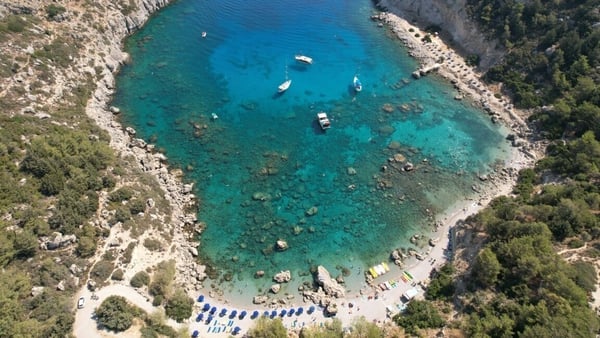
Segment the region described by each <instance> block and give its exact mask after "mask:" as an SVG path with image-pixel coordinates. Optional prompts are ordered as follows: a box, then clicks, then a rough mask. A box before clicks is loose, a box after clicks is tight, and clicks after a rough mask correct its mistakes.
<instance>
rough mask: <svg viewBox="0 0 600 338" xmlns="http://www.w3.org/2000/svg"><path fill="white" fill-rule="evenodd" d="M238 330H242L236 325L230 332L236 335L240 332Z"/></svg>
mask: <svg viewBox="0 0 600 338" xmlns="http://www.w3.org/2000/svg"><path fill="white" fill-rule="evenodd" d="M240 330H242V329H240V327H239V326H236V327H234V328H233V331H231V334H232V335H236V334H238V333H240Z"/></svg>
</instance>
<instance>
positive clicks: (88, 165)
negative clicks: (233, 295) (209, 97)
mask: <svg viewBox="0 0 600 338" xmlns="http://www.w3.org/2000/svg"><path fill="white" fill-rule="evenodd" d="M168 3H169V1H168V0H121V1H109V0H99V1H93V2H90V1H77V0H74V1H67V0H62V1H61V0H58V1H52V2H48V1H42V0H11V1H2V2H0V107H1V108H0V126H1V127H0V144H1V146H0V161H2V165H1V166H0V168H2V169H1V170H0V176H1V177H2V180H0V264H1V268H2V269H1V271H2V272H0V294H1V295H4V296H3V297H4V298H3V299H2V303H1V304H3V308H4V309H10V310H7V311H8V312H6V313H5V312H4V311H2V310H0V317H2V318H4V319H5V320H3V321H2V323H0V332H2V334H1V335H2V336H36V337H48V336H55V335H58V336H65V335H66V334H68V332H70V331H71V325H72V322H73V312H74V309H75V300H74V299H73V297H74V294H75V293H76V292H77V291H78V290H80V289H81V288H82V287H83V286H84V285H86V284H88V285H91V286H94V285H102V284H105V283H109V282H111V281H113V282H121V281H122V283H127V284H128V282H129V279H130V278H132V277H133V275H134V274H135V273H137V272H139V271H142V270H144V271H146V272H150V275H152V271H153V269H156V266H157V264H158V263H160V262H161V261H167V260H172V261H174V262H176V266H177V270H178V271H177V272H178V273H177V277H178V279H177V280H176V281H175V283H172V284H173V285H172V287H178V286H180V285H186V286H188V287H189V288H193V287H194V286H196V285H198V284H199V280H201V279H203V278H204V274H203V267H201V266H197V265H196V264H195V263H194V259H193V256H192V255H193V254H197V252H196V251H195V248H193V247H194V243H191V242H189V241H188V240H189V237H190V233H191V230H193V227H194V226H196V224H195V214H194V211H195V210H194V203H195V201H194V196H193V194H192V193H191V192H192V185H191V184H184V183H183V182H182V181H181V171H180V170H173V169H170V168H169V167H168V165H167V163H166V161H165V158H164V156H163V155H161V154H159V153H157V152H155V151H154V148H153V147H152V145H149V144H146V142H144V141H143V140H140V139H137V138H136V137H135V131H134V130H132V129H130V128H128V129H125V128H122V126H121V125H120V124H119V122H118V113H119V110H118V109H116V108H111V107H109V105H108V103H109V101H110V96H111V95H112V93H113V91H114V84H115V80H114V74H115V73H116V72H117V71H118V68H119V66H120V65H121V64H122V63H123V62H126V60H127V55H126V54H125V53H123V52H122V51H121V47H122V40H123V39H124V38H125V37H126V36H127V35H129V34H131V33H132V32H133V31H135V30H136V29H137V28H139V27H140V26H141V25H143V24H144V23H145V21H146V20H147V19H148V17H149V16H150V15H151V14H152V13H153V12H155V11H156V10H158V9H159V8H161V7H163V6H166V5H168ZM190 280H191V281H192V282H190ZM171 281H173V279H171V280H169V282H171Z"/></svg>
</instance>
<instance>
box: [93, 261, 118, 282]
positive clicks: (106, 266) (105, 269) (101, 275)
mask: <svg viewBox="0 0 600 338" xmlns="http://www.w3.org/2000/svg"><path fill="white" fill-rule="evenodd" d="M114 268H115V264H114V263H113V262H109V261H105V260H101V261H98V262H97V263H96V264H95V265H94V267H93V268H92V271H91V273H90V275H91V277H92V278H93V279H94V280H95V281H96V282H97V283H98V284H100V283H103V282H105V281H106V280H107V279H108V278H109V277H110V275H111V274H112V272H113V269H114Z"/></svg>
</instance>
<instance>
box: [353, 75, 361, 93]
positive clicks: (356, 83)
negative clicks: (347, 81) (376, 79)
mask: <svg viewBox="0 0 600 338" xmlns="http://www.w3.org/2000/svg"><path fill="white" fill-rule="evenodd" d="M352 85H353V86H354V90H356V91H357V92H360V91H361V90H362V83H360V80H359V79H358V76H356V75H354V80H352Z"/></svg>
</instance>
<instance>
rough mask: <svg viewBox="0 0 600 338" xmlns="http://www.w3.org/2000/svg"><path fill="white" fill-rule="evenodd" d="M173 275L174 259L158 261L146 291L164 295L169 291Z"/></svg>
mask: <svg viewBox="0 0 600 338" xmlns="http://www.w3.org/2000/svg"><path fill="white" fill-rule="evenodd" d="M174 277H175V261H173V260H170V261H163V262H160V263H158V266H157V268H156V271H155V272H154V276H153V277H152V282H151V283H150V285H149V287H148V291H149V292H150V294H151V295H153V296H158V295H162V296H165V295H167V294H168V293H169V292H168V291H169V289H170V287H171V283H172V282H173V278H174Z"/></svg>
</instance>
